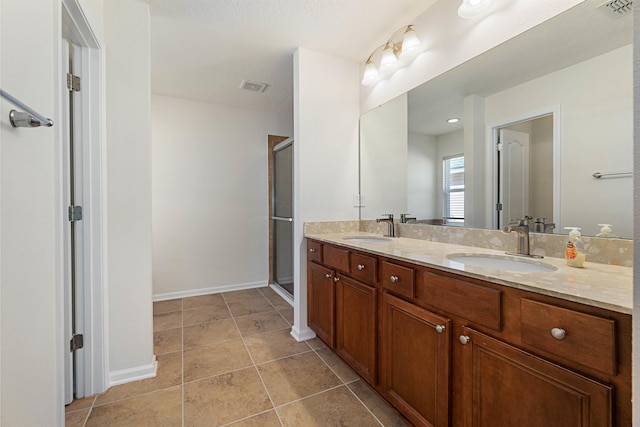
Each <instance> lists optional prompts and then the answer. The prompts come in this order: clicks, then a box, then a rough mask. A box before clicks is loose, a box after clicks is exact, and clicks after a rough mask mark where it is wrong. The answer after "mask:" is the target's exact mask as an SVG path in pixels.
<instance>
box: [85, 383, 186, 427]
mask: <svg viewBox="0 0 640 427" xmlns="http://www.w3.org/2000/svg"><path fill="white" fill-rule="evenodd" d="M181 424H182V387H181V386H178V387H173V388H168V389H163V390H158V391H155V392H152V393H148V394H143V395H140V396H136V397H132V398H130V399H125V400H119V401H117V402H114V403H110V404H107V405H104V406H97V407H95V408H93V409H92V410H91V415H89V419H88V420H87V424H86V426H87V427H92V426H100V427H103V426H109V427H119V426H122V427H131V426H136V427H146V426H149V427H157V426H162V427H171V426H180V425H181Z"/></svg>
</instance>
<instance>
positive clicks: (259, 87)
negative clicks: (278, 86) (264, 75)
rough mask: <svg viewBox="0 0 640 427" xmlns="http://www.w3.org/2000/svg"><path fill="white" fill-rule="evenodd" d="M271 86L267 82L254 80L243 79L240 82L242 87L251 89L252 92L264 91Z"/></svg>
mask: <svg viewBox="0 0 640 427" xmlns="http://www.w3.org/2000/svg"><path fill="white" fill-rule="evenodd" d="M267 86H269V85H268V84H266V83H260V82H252V81H251V80H243V81H242V83H240V89H244V90H250V91H252V92H264V90H265V89H266V88H267Z"/></svg>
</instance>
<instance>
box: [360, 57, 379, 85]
mask: <svg viewBox="0 0 640 427" xmlns="http://www.w3.org/2000/svg"><path fill="white" fill-rule="evenodd" d="M379 81H380V73H379V72H378V68H377V67H376V64H374V63H373V62H371V61H368V62H367V64H366V65H365V66H364V75H363V77H362V84H363V85H365V86H373V85H374V84H376V83H378V82H379Z"/></svg>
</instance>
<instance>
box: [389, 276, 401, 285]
mask: <svg viewBox="0 0 640 427" xmlns="http://www.w3.org/2000/svg"><path fill="white" fill-rule="evenodd" d="M389 280H391V283H396V282H397V281H398V280H400V279H398V276H391V277H389Z"/></svg>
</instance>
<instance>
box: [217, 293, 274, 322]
mask: <svg viewBox="0 0 640 427" xmlns="http://www.w3.org/2000/svg"><path fill="white" fill-rule="evenodd" d="M227 304H229V310H231V313H232V314H233V315H234V316H235V317H238V316H247V315H249V314H256V313H265V312H267V311H275V309H274V308H273V305H271V303H270V302H269V301H267V299H266V298H265V297H263V296H262V295H259V296H257V297H250V298H244V299H242V300H238V301H227Z"/></svg>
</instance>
